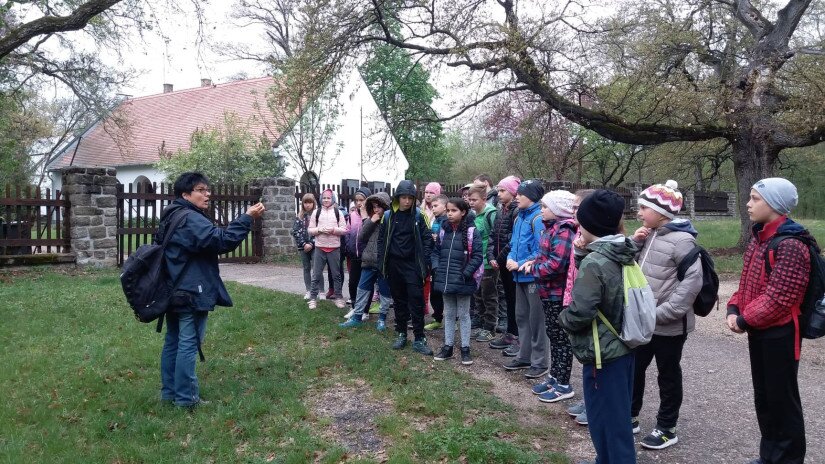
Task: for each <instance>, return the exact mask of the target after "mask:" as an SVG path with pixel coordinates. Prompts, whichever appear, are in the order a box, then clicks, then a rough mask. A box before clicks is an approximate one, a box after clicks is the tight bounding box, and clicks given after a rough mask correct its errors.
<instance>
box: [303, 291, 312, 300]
mask: <svg viewBox="0 0 825 464" xmlns="http://www.w3.org/2000/svg"><path fill="white" fill-rule="evenodd" d="M311 297H312V292H306V293H304V299H305V300H308V299H310V298H311Z"/></svg>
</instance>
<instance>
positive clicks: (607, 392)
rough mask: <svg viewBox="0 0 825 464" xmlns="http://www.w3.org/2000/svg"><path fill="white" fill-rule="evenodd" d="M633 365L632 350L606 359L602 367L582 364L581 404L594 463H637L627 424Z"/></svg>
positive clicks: (630, 432)
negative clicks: (590, 441)
mask: <svg viewBox="0 0 825 464" xmlns="http://www.w3.org/2000/svg"><path fill="white" fill-rule="evenodd" d="M633 364H634V358H633V353H628V354H626V355H624V356H619V357H618V358H616V359H613V360H611V361H610V362H605V363H604V364H602V368H601V369H596V366H595V365H594V364H585V365H583V366H582V386H583V389H584V406H585V408H586V409H587V427H588V429H589V430H590V439H591V440H593V447H594V448H596V464H635V463H636V447H635V444H634V441H633V427H632V426H631V425H630V400H631V397H632V396H633Z"/></svg>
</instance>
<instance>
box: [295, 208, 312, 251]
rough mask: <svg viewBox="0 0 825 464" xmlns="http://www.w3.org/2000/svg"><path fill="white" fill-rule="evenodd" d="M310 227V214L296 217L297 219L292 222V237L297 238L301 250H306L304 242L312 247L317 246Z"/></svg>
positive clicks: (296, 243)
mask: <svg viewBox="0 0 825 464" xmlns="http://www.w3.org/2000/svg"><path fill="white" fill-rule="evenodd" d="M308 227H309V214H307V215H305V216H304V217H303V218H302V217H300V216H296V217H295V221H293V222H292V238H293V239H294V240H295V246H296V247H298V249H299V250H301V251H304V244H307V243H309V244H310V245H312V247H313V248H314V247H315V237H313V236H312V235H309V232H308V231H307V228H308Z"/></svg>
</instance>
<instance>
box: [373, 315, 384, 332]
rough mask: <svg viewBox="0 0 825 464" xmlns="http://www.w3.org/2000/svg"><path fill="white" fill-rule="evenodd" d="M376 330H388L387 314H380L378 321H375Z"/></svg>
mask: <svg viewBox="0 0 825 464" xmlns="http://www.w3.org/2000/svg"><path fill="white" fill-rule="evenodd" d="M375 330H377V331H379V332H383V331H385V330H387V316H386V315H384V314H382V315H380V316H378V322H376V323H375Z"/></svg>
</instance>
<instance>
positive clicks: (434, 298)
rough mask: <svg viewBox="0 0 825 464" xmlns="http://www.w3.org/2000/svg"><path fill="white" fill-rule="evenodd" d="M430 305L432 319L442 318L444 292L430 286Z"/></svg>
mask: <svg viewBox="0 0 825 464" xmlns="http://www.w3.org/2000/svg"><path fill="white" fill-rule="evenodd" d="M430 306H432V308H433V319H435V320H436V321H438V322H441V321H443V320H444V294H443V293H441V292H439V291H438V290H436V289H435V286H434V285H431V286H430Z"/></svg>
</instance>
